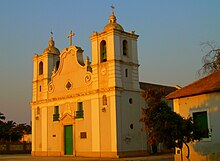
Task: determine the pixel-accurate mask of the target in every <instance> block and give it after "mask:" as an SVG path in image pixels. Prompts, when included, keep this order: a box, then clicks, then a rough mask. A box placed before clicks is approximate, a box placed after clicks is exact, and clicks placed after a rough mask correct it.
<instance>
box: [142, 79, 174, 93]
mask: <svg viewBox="0 0 220 161" xmlns="http://www.w3.org/2000/svg"><path fill="white" fill-rule="evenodd" d="M139 84H140V88H141V89H142V90H147V89H149V88H153V89H158V90H160V89H164V92H165V95H168V94H169V93H171V92H174V91H176V90H177V88H176V87H171V86H165V85H160V84H153V83H146V82H139Z"/></svg>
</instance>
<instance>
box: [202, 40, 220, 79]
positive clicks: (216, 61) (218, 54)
mask: <svg viewBox="0 0 220 161" xmlns="http://www.w3.org/2000/svg"><path fill="white" fill-rule="evenodd" d="M201 46H202V49H201V50H202V52H203V53H205V55H204V56H203V58H202V64H203V65H202V68H201V69H200V70H199V71H198V74H199V75H207V74H211V73H213V72H215V71H217V70H219V69H220V48H217V47H216V46H217V45H216V43H215V42H214V41H211V42H210V41H206V42H202V43H201Z"/></svg>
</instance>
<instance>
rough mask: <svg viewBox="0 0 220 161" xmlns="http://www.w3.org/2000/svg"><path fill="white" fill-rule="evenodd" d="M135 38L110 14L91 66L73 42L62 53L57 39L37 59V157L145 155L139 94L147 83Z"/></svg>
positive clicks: (95, 37) (34, 134) (94, 43)
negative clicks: (141, 74) (142, 76)
mask: <svg viewBox="0 0 220 161" xmlns="http://www.w3.org/2000/svg"><path fill="white" fill-rule="evenodd" d="M72 36H73V34H72V33H71V34H70V40H71V37H72ZM137 39H138V35H136V34H135V33H134V32H126V31H124V29H123V27H122V26H121V25H120V24H118V23H117V22H116V17H115V15H114V11H112V14H111V15H110V17H109V22H108V23H107V24H106V25H105V27H104V29H103V31H102V32H100V33H98V32H94V33H93V35H92V36H90V40H91V44H92V62H90V60H89V58H88V57H86V59H85V61H84V58H83V50H82V49H81V48H80V47H77V46H73V45H72V42H70V46H69V47H68V48H65V49H63V50H62V52H60V51H59V50H58V49H57V48H56V47H55V42H54V40H53V37H51V38H50V40H49V42H48V47H47V48H46V49H45V50H44V51H43V53H42V54H35V56H34V57H33V83H32V84H33V91H32V93H33V95H32V102H31V103H30V105H31V107H32V155H33V156H64V155H72V156H86V157H111V158H118V157H125V156H137V155H146V153H147V152H146V149H147V136H146V132H145V130H144V124H143V123H141V122H140V121H139V120H140V118H141V116H142V113H141V108H143V107H145V101H144V99H143V98H142V97H141V95H140V93H141V91H143V89H144V88H145V87H147V86H148V85H149V84H147V83H140V82H139V72H138V67H139V64H138V53H137ZM140 86H141V87H142V89H141V88H140Z"/></svg>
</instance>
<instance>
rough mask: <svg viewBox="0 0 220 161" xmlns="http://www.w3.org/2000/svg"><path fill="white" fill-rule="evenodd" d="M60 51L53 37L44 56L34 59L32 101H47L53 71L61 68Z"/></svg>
mask: <svg viewBox="0 0 220 161" xmlns="http://www.w3.org/2000/svg"><path fill="white" fill-rule="evenodd" d="M59 55H60V51H59V50H58V49H57V48H56V47H55V42H54V40H53V37H52V36H51V37H50V40H49V41H48V47H47V48H46V49H45V50H44V52H43V53H42V54H40V55H39V54H35V56H34V57H33V70H34V71H33V82H32V84H33V89H32V90H33V92H32V93H33V96H32V101H33V102H34V101H39V100H44V99H47V90H48V83H49V82H50V79H51V75H52V72H53V70H57V69H58V67H59Z"/></svg>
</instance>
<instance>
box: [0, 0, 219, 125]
mask: <svg viewBox="0 0 220 161" xmlns="http://www.w3.org/2000/svg"><path fill="white" fill-rule="evenodd" d="M112 4H114V6H115V15H116V16H117V21H118V23H120V24H121V25H122V26H123V28H124V29H125V31H132V30H135V31H136V33H137V34H139V35H140V37H139V40H138V54H139V55H138V57H139V63H140V68H139V71H140V73H139V77H140V80H141V81H145V82H152V83H159V84H164V85H171V86H172V85H177V84H178V85H180V86H185V85H187V84H189V83H191V82H193V81H195V80H196V79H198V77H196V72H197V70H198V69H199V68H200V67H201V65H202V64H201V58H202V56H203V55H204V53H202V52H201V46H200V42H203V41H212V40H214V41H215V42H216V43H217V45H220V34H219V33H220V21H219V16H220V1H219V0H212V1H210V0H36V1H33V0H32V1H31V0H19V1H18V0H1V2H0V112H3V113H4V114H5V116H6V117H7V120H14V121H16V122H19V123H22V122H26V123H29V122H30V116H31V112H30V106H29V102H30V101H31V95H32V91H31V90H32V68H33V67H32V57H33V55H34V53H39V54H41V53H42V52H43V50H44V49H45V48H46V47H47V43H48V40H49V37H50V32H51V31H53V33H54V40H55V42H56V46H57V47H58V48H59V49H60V51H62V49H63V48H65V47H68V45H69V41H68V39H67V38H66V35H68V33H69V31H70V30H73V31H74V32H75V34H76V36H75V37H74V39H73V43H74V44H75V45H77V46H80V47H82V48H83V49H84V54H85V56H86V55H88V56H90V58H91V43H90V39H89V36H91V35H92V34H93V31H98V32H101V31H102V30H103V27H104V26H105V24H106V23H107V22H108V18H109V15H110V13H111V8H110V6H111V5H112Z"/></svg>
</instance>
